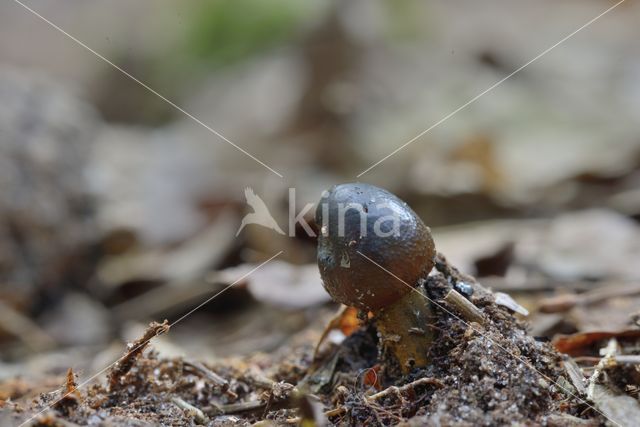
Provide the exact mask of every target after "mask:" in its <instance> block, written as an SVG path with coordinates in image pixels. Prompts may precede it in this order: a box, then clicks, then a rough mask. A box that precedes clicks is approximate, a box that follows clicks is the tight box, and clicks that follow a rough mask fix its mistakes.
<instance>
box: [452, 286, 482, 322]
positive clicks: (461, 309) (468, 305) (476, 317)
mask: <svg viewBox="0 0 640 427" xmlns="http://www.w3.org/2000/svg"><path fill="white" fill-rule="evenodd" d="M443 301H444V303H445V304H447V305H448V306H450V307H451V308H453V309H454V310H455V311H457V312H458V313H459V314H460V315H462V317H463V318H464V319H465V320H467V321H469V322H476V323H479V324H480V325H483V324H484V323H485V317H484V315H483V314H482V311H480V309H479V308H478V307H476V306H475V305H473V303H472V302H471V301H469V300H468V299H466V298H465V297H464V296H462V295H461V294H460V293H459V292H458V291H456V290H455V289H451V290H450V291H449V292H448V293H447V295H445V297H444V298H443Z"/></svg>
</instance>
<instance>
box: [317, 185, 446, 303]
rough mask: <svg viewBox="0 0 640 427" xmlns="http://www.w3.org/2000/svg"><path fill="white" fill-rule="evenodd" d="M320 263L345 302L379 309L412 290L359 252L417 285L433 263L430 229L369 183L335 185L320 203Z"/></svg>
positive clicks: (330, 287)
mask: <svg viewBox="0 0 640 427" xmlns="http://www.w3.org/2000/svg"><path fill="white" fill-rule="evenodd" d="M316 223H317V224H318V225H319V226H320V227H321V232H320V235H319V236H318V267H319V268H320V275H321V276H322V281H323V284H324V287H325V289H326V290H327V292H328V293H329V294H330V295H331V297H332V298H333V299H334V300H335V301H337V302H340V303H342V304H345V305H349V306H352V307H357V308H359V309H362V310H368V311H374V312H375V311H377V310H379V309H381V308H383V307H386V306H388V305H390V304H392V303H394V302H396V301H397V300H398V299H400V298H401V297H402V296H404V295H406V294H407V293H408V292H411V289H410V288H409V287H408V286H407V285H406V284H404V283H402V282H401V281H399V280H398V279H396V278H394V277H393V276H391V275H390V274H389V273H387V272H385V271H384V270H382V269H381V268H380V267H378V266H376V265H374V264H373V263H371V261H369V260H367V259H366V258H364V257H363V256H362V255H360V254H359V253H358V252H360V253H362V254H364V255H366V256H367V257H369V258H371V259H372V260H373V261H375V262H376V263H378V264H380V265H381V266H382V267H384V268H385V269H387V270H389V271H390V272H392V273H393V274H395V275H396V276H398V277H399V278H400V279H402V280H403V281H405V282H406V283H408V284H410V285H411V286H415V285H416V284H417V282H418V279H420V277H421V276H423V275H424V274H428V272H429V271H431V269H432V268H433V264H434V258H435V245H434V243H433V238H432V237H431V231H430V230H429V228H428V227H427V226H425V225H424V223H423V222H422V220H421V219H420V218H418V216H417V215H416V213H415V212H414V211H413V210H412V209H411V208H410V207H409V206H408V205H407V204H406V203H405V202H403V201H402V200H400V199H399V198H398V197H396V196H394V195H393V194H391V193H389V192H388V191H386V190H383V189H381V188H378V187H375V186H373V185H368V184H360V183H354V184H341V185H336V186H334V187H333V188H331V190H329V192H328V193H325V194H324V195H323V197H322V199H320V203H319V204H318V207H317V208H316Z"/></svg>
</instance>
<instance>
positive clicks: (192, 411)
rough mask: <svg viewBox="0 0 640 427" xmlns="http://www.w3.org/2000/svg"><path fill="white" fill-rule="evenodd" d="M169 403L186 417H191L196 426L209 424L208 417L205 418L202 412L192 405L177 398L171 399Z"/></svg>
mask: <svg viewBox="0 0 640 427" xmlns="http://www.w3.org/2000/svg"><path fill="white" fill-rule="evenodd" d="M171 401H172V402H173V403H174V404H175V405H176V406H177V407H178V408H180V409H182V410H183V411H184V412H185V414H186V415H187V416H192V417H193V420H194V421H195V422H196V424H199V425H204V424H207V423H208V422H209V417H207V416H206V415H205V414H204V412H202V411H201V410H200V409H199V408H196V407H195V406H193V405H192V404H190V403H188V402H185V401H184V400H182V399H181V398H179V397H175V396H174V397H172V398H171Z"/></svg>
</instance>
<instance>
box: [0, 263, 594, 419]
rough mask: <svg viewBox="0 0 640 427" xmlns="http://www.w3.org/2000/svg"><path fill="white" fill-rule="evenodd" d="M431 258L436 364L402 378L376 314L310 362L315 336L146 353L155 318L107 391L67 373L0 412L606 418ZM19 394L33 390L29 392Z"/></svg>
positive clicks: (482, 295)
mask: <svg viewBox="0 0 640 427" xmlns="http://www.w3.org/2000/svg"><path fill="white" fill-rule="evenodd" d="M438 261H439V262H438V264H437V266H436V269H437V271H435V270H434V272H432V273H431V275H430V276H428V277H426V278H425V279H424V280H423V285H424V289H426V292H427V295H428V296H429V298H430V299H431V300H432V301H433V302H434V303H433V306H434V310H435V312H436V313H437V321H436V323H435V324H434V325H429V326H430V327H431V328H434V329H435V330H436V331H437V339H436V340H435V342H434V343H433V345H432V346H431V348H429V349H425V351H428V354H429V360H430V361H431V363H430V364H429V365H428V366H427V367H426V368H420V369H414V370H412V371H411V372H410V373H409V374H408V375H402V374H399V372H400V370H399V369H397V366H394V363H393V362H392V361H390V360H388V359H387V356H386V354H385V352H384V351H383V350H380V349H379V348H380V346H379V342H378V341H379V337H378V333H377V330H376V319H375V317H373V316H366V314H362V313H361V314H362V316H361V317H363V318H364V321H363V325H362V326H361V327H359V328H358V329H357V330H356V331H355V332H353V333H352V334H351V335H349V336H348V337H347V338H346V339H344V341H342V342H341V343H340V344H337V345H336V344H332V345H329V346H328V348H326V349H325V350H324V351H323V352H321V354H320V355H318V356H316V357H315V359H314V348H315V346H316V341H317V336H318V334H317V333H312V332H309V331H306V332H305V333H302V334H300V335H299V336H297V337H296V338H295V339H294V340H293V341H292V343H291V345H290V347H287V348H283V349H282V351H279V352H276V353H274V354H272V355H266V354H260V355H254V356H253V357H251V358H245V359H241V358H234V359H226V360H223V361H220V362H218V363H216V364H210V365H205V364H203V363H200V362H197V361H190V360H186V359H183V358H163V357H160V356H159V355H158V353H157V352H156V351H154V350H153V349H152V348H151V349H150V350H146V347H147V346H148V344H149V341H150V340H151V339H152V338H153V337H154V336H155V335H156V334H158V333H162V332H165V331H166V330H167V324H166V323H164V324H159V323H154V324H152V325H150V327H149V329H148V330H147V332H146V334H145V335H144V336H143V337H142V338H141V339H140V340H138V341H136V342H134V343H132V344H130V346H129V348H128V350H127V351H128V353H127V354H126V356H125V357H123V358H122V359H121V360H120V361H119V362H118V364H117V365H115V366H114V367H112V368H111V370H110V372H109V373H108V376H107V381H106V382H105V383H104V384H95V385H91V386H89V387H88V388H86V389H82V388H76V384H75V382H74V376H73V373H72V372H71V371H70V372H69V374H68V376H67V378H66V382H65V384H64V387H63V388H62V390H60V391H58V392H54V393H49V394H41V395H40V396H39V397H38V399H36V400H35V401H33V402H31V403H29V402H26V401H24V399H23V398H22V397H24V396H21V391H20V390H19V387H20V385H19V384H16V387H15V395H13V396H10V397H11V398H12V399H11V400H9V399H8V398H7V399H6V401H5V402H4V405H5V406H7V407H9V408H10V409H12V411H11V412H12V415H11V417H12V418H13V420H14V421H16V422H22V421H24V420H26V419H28V418H29V417H32V416H34V415H35V414H37V413H38V411H40V410H42V409H43V408H47V406H48V405H51V408H50V409H46V410H45V411H44V412H43V413H42V414H39V415H37V416H36V417H35V419H34V420H33V421H32V424H31V425H34V426H36V425H37V426H69V425H109V426H125V425H126V426H132V425H134V426H146V425H158V424H162V425H172V426H187V425H194V424H203V425H210V426H227V425H252V424H255V423H261V424H260V425H269V423H274V424H277V425H281V424H300V423H303V422H309V423H310V425H323V423H326V424H329V425H410V426H418V425H455V426H471V425H474V426H475V425H486V426H490V425H491V426H492V425H506V424H509V425H531V424H535V425H538V424H540V425H554V424H557V423H558V422H561V423H562V424H567V423H569V421H571V422H573V423H574V425H580V423H581V422H585V423H590V422H591V423H595V425H598V424H600V423H603V422H604V421H605V420H604V418H603V417H602V416H601V415H600V414H599V413H597V412H596V411H594V410H592V408H591V407H590V406H589V405H588V404H587V403H586V401H584V400H583V399H581V398H580V397H578V395H577V392H576V390H575V388H574V387H572V386H571V379H570V377H569V375H568V374H567V372H566V371H565V370H564V368H563V364H562V359H563V356H562V355H561V354H560V353H558V352H557V351H556V350H555V349H554V348H553V347H552V346H551V345H550V344H549V343H547V342H544V341H541V340H537V339H535V338H534V337H532V336H530V335H529V334H528V333H527V326H526V324H525V323H523V322H522V321H520V320H518V319H517V318H516V317H515V316H514V314H513V313H512V312H511V311H510V310H509V309H508V308H506V307H504V306H501V305H498V304H496V300H495V297H494V294H493V293H491V292H490V291H488V290H487V289H485V288H483V287H482V286H481V285H479V284H478V283H476V282H475V281H474V279H473V278H471V277H468V276H464V275H461V274H460V273H459V272H458V271H457V270H456V269H455V268H453V267H450V266H449V265H448V264H447V262H446V260H445V259H444V258H443V257H441V256H440V257H439V260H438ZM452 288H457V289H460V290H461V291H463V292H465V293H466V294H467V297H468V299H469V301H470V302H471V303H473V304H474V305H475V306H476V307H477V308H478V309H479V310H480V311H481V313H482V316H483V317H484V319H485V321H483V322H482V324H480V323H475V322H468V321H466V320H465V319H463V318H462V317H461V316H460V315H458V314H457V313H456V312H455V308H453V307H449V306H447V305H446V304H445V303H444V301H443V297H444V295H445V294H446V293H447V292H449V291H450V290H451V289H452ZM461 293H462V292H461ZM320 327H321V325H317V329H319V328H320ZM316 332H317V331H316ZM325 347H327V346H325ZM564 357H566V356H564ZM5 386H6V384H5ZM22 393H24V394H25V395H27V394H28V393H27V392H26V391H25V390H24V388H23V389H22ZM0 397H1V396H0ZM61 398H62V399H61ZM0 402H2V400H0ZM0 420H1V419H0ZM558 420H560V421H558ZM586 425H591V424H586Z"/></svg>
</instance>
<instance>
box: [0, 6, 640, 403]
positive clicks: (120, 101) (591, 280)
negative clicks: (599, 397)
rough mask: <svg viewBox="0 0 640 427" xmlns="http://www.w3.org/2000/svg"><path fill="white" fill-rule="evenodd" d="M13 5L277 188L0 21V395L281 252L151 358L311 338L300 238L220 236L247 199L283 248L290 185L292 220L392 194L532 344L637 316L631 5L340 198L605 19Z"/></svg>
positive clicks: (12, 15)
mask: <svg viewBox="0 0 640 427" xmlns="http://www.w3.org/2000/svg"><path fill="white" fill-rule="evenodd" d="M25 4H26V5H28V6H29V7H31V8H33V9H34V10H35V11H37V12H38V13H39V14H41V15H42V16H43V17H45V18H46V19H48V20H50V21H51V22H53V23H55V24H56V25H58V26H59V27H60V28H62V29H64V31H67V32H68V33H69V34H71V35H72V36H73V37H75V38H77V39H78V40H79V41H81V42H82V43H84V44H86V45H87V46H89V47H90V48H91V49H94V50H95V51H96V52H98V53H99V54H101V55H103V56H104V57H105V58H107V59H108V60H109V61H112V62H113V63H114V64H116V65H117V66H119V67H121V68H122V69H124V70H126V72H128V73H130V74H131V75H132V76H135V77H136V78H137V79H139V80H140V81H142V82H144V83H145V84H146V85H148V86H149V87H151V88H153V89H154V90H155V91H157V92H158V93H160V94H162V95H163V96H164V97H166V98H167V99H170V100H171V101H172V102H175V104H177V105H179V106H180V107H181V108H183V109H184V110H186V111H188V112H189V113H190V114H192V115H193V116H194V117H196V118H197V119H198V120H201V121H202V122H203V123H205V124H207V125H208V126H210V127H211V128H213V129H215V130H216V131H217V132H219V133H220V134H222V135H224V136H225V137H226V138H228V139H229V140H231V141H233V142H234V143H235V144H237V145H239V146H240V147H242V148H243V149H245V150H247V151H248V152H250V153H251V154H252V155H254V156H256V157H257V158H259V159H260V160H261V161H263V162H264V163H265V164H267V165H269V166H270V167H271V168H273V169H274V170H276V171H278V172H279V173H280V174H281V175H283V177H282V178H281V177H279V176H277V175H276V174H274V173H272V172H271V171H269V170H268V169H267V168H265V167H263V166H262V165H260V164H258V163H257V162H255V161H254V160H252V159H251V158H249V157H248V156H246V155H245V154H243V153H241V152H240V151H238V150H237V149H236V148H234V147H232V146H231V145H230V144H228V143H227V142H225V141H223V140H222V139H221V138H220V137H219V136H216V135H214V134H213V133H211V132H210V131H209V130H207V129H205V128H204V127H203V126H201V125H200V124H198V123H196V122H195V121H194V120H193V119H192V118H190V117H187V116H186V115H185V114H183V113H182V112H180V111H178V110H176V109H175V108H174V107H172V106H171V105H169V104H168V103H167V102H165V101H164V100H162V99H160V98H159V97H158V96H156V95H154V94H153V93H150V92H149V91H148V90H147V89H145V88H144V87H142V86H140V85H139V84H138V83H136V82H134V81H133V80H132V79H130V78H129V77H127V76H125V75H123V73H122V72H120V71H118V70H116V69H114V68H113V67H112V66H111V65H109V64H107V63H105V61H103V60H101V59H100V58H98V57H97V56H96V55H94V54H93V53H91V52H89V51H87V49H85V48H83V47H82V46H80V45H79V44H78V43H76V42H74V41H73V40H71V39H70V38H69V37H67V36H65V35H63V34H61V33H60V32H58V31H56V30H55V29H54V28H52V27H51V26H50V25H49V24H47V23H46V22H44V21H43V20H41V19H39V18H38V17H37V16H34V14H32V13H31V12H29V11H28V10H26V9H25V8H24V7H22V6H21V5H19V4H18V3H15V2H13V1H6V2H2V4H1V5H0V379H2V378H8V377H11V376H14V375H18V374H19V375H23V376H29V375H36V374H38V373H56V372H58V373H59V372H63V371H64V370H66V369H67V368H68V367H69V364H72V365H73V367H74V368H75V369H76V370H77V371H79V372H81V374H82V375H87V376H88V375H89V374H91V373H93V372H95V371H97V370H98V369H100V368H102V367H104V366H105V365H106V364H107V363H109V362H111V361H112V360H114V359H115V358H117V357H118V356H119V355H120V354H121V353H122V348H123V347H122V342H123V341H125V340H127V339H132V338H135V337H137V336H138V335H139V334H140V331H141V330H142V329H143V328H144V325H146V324H147V323H148V322H149V321H150V320H153V319H156V320H161V319H164V318H167V319H169V320H170V321H172V320H174V319H177V318H179V317H180V316H181V315H183V314H185V313H187V312H189V311H190V310H191V309H192V308H194V307H195V306H197V305H198V303H200V302H202V301H203V300H205V299H206V298H207V297H209V296H211V295H212V294H214V293H215V292H217V291H219V290H220V289H222V288H223V287H224V286H226V285H228V284H229V283H232V282H233V281H234V280H236V279H237V278H238V277H240V276H242V274H244V273H246V272H247V271H250V270H251V269H252V268H253V267H254V266H255V265H256V264H259V263H260V262H262V261H264V260H266V259H268V258H270V257H271V256H273V255H274V254H276V253H277V252H278V251H280V250H282V251H284V253H283V254H282V255H281V256H279V257H278V260H276V261H274V262H272V263H270V264H268V265H267V266H265V267H264V268H263V269H261V270H259V271H258V272H256V273H254V274H253V275H251V276H249V277H248V278H247V279H246V280H243V281H242V282H241V283H238V285H237V286H234V287H233V288H232V289H230V290H229V291H228V292H225V293H224V294H223V295H221V296H220V297H218V298H216V299H215V300H214V301H212V302H211V303H210V304H208V305H206V306H205V307H202V308H201V309H199V310H198V311H197V312H195V313H193V314H192V315H190V316H189V317H188V318H186V319H185V320H184V321H182V322H181V324H180V325H179V326H176V327H175V328H174V329H173V330H172V332H171V333H170V334H169V335H168V336H165V337H162V338H160V339H159V340H158V345H157V346H158V348H159V349H160V351H161V352H163V353H164V354H187V355H198V356H199V357H203V358H206V357H209V358H213V357H225V356H230V355H236V356H237V355H240V356H241V355H254V356H255V355H258V354H260V352H274V351H279V350H278V349H281V348H283V345H285V344H287V343H289V342H291V340H295V339H300V337H301V336H302V335H304V334H305V333H307V328H308V327H309V325H316V326H317V325H320V324H322V321H323V319H324V318H325V317H326V315H327V313H330V312H331V310H333V309H334V307H333V306H332V305H331V304H330V302H329V298H328V296H327V295H326V294H325V293H324V290H323V289H322V287H321V285H320V282H319V277H318V274H317V271H316V267H315V264H314V263H315V242H314V239H313V238H309V237H308V236H306V234H305V233H304V230H302V229H300V227H298V229H297V233H296V237H295V238H292V237H288V236H280V235H278V234H276V233H274V232H273V231H270V230H268V229H265V228H261V227H259V226H249V227H247V228H245V230H243V232H242V233H241V234H240V235H239V236H236V235H235V233H236V230H237V228H238V226H239V224H240V220H241V218H242V217H243V215H244V214H245V213H247V212H248V208H247V207H246V205H245V201H244V189H245V188H246V187H251V188H252V189H253V190H254V191H255V193H256V194H258V195H259V196H260V197H261V198H262V199H263V200H264V201H265V203H266V204H267V205H268V206H269V208H270V209H271V211H272V213H273V214H274V217H275V218H276V219H277V220H278V221H279V223H280V225H281V227H283V228H284V229H285V230H286V229H287V215H288V209H289V202H290V200H289V197H290V196H289V195H290V190H289V189H290V188H294V189H295V202H294V205H295V209H296V213H298V212H299V211H300V210H301V209H303V207H304V206H305V205H306V204H307V203H313V202H316V201H317V200H318V199H319V197H320V193H321V191H322V190H323V189H326V188H328V187H330V186H331V185H333V184H337V183H342V182H352V181H362V182H367V183H371V184H375V185H379V186H382V187H384V188H387V189H389V190H391V191H392V192H395V193H396V194H398V195H399V196H400V197H402V198H403V199H405V200H406V201H407V202H408V203H409V204H410V205H411V206H412V207H413V208H414V210H416V212H418V214H419V215H420V216H421V217H422V218H423V219H424V221H425V222H426V223H427V224H429V225H430V226H432V227H433V229H434V232H435V236H436V243H437V247H438V249H439V250H440V251H441V252H443V253H444V254H445V255H446V256H447V257H448V258H449V259H450V260H451V261H452V262H454V263H455V264H456V265H458V266H459V267H460V268H461V269H462V270H464V271H466V272H468V273H471V274H474V275H477V276H478V277H479V280H480V281H481V283H483V284H486V285H487V286H490V287H492V288H493V289H494V290H500V291H505V292H509V293H510V294H511V295H512V296H514V297H515V298H516V299H517V300H518V302H520V303H521V304H523V305H524V306H526V307H528V308H529V309H530V311H531V312H532V314H531V316H530V318H529V321H530V323H531V328H532V333H534V334H535V335H542V336H553V335H554V334H555V333H557V332H575V331H583V330H592V329H620V328H624V327H625V325H627V324H628V322H629V316H630V314H632V313H634V312H636V311H638V310H639V309H640V300H639V299H638V298H637V294H638V292H640V289H637V288H638V280H639V279H640V271H639V270H638V265H640V263H639V261H640V230H639V229H638V223H637V221H638V219H640V187H639V186H638V184H639V183H640V115H639V114H640V113H639V111H640V78H639V76H640V43H639V40H640V28H639V27H638V25H637V23H638V22H639V21H640V4H638V3H637V2H631V1H629V2H626V3H624V4H622V5H621V6H619V7H618V8H617V9H615V10H613V11H611V12H610V13H609V14H607V15H605V16H603V17H602V18H601V19H599V20H598V21H597V22H595V23H593V25H591V26H589V27H588V28H585V29H584V30H583V31H581V32H579V33H578V34H576V35H575V36H574V37H572V38H570V39H569V40H567V41H566V42H564V43H562V44H561V45H559V46H558V47H557V48H555V49H553V50H552V51H550V52H549V53H548V54H546V55H544V56H543V57H542V58H540V59H539V60H537V61H535V62H534V63H532V64H531V65H529V66H528V67H526V68H525V69H524V70H522V71H521V72H519V73H518V74H516V75H514V76H513V77H512V78H510V79H508V80H507V81H505V82H504V83H503V84H501V85H500V86H498V87H496V88H495V89H494V90H492V91H490V92H489V93H487V94H486V95H485V96H483V97H481V98H480V99H478V100H477V101H476V102H474V103H473V104H472V105H469V106H468V107H467V108H465V109H463V110H462V111H460V112H458V113H457V114H455V115H454V116H452V117H451V118H450V119H448V120H446V121H445V122H443V123H442V124H440V125H439V126H437V127H436V128H434V129H433V130H431V131H430V132H428V133H426V134H425V135H424V136H422V137H420V138H419V139H417V140H416V141H415V142H413V143H412V144H410V145H409V146H407V147H406V148H405V149H403V150H401V151H399V152H398V153H397V154H395V155H393V156H392V157H390V158H389V159H388V160H386V161H385V162H383V163H381V164H379V165H378V166H377V167H375V168H373V169H371V170H370V171H369V172H367V173H365V174H364V175H362V176H360V177H359V178H358V177H357V175H359V174H360V173H361V172H363V171H364V170H365V169H367V168H368V167H369V166H371V165H372V164H373V163H375V162H377V161H378V160H380V159H381V158H383V157H384V156H386V155H388V154H389V153H391V152H392V151H394V150H395V149H396V148H398V147H399V146H401V145H402V144H404V143H406V142H407V141H409V140H411V139H412V138H413V137H415V136H416V135H418V134H419V133H421V132H422V131H424V130H425V129H427V128H429V127H430V126H431V125H433V124H434V123H436V122H438V121H439V120H440V119H442V118H443V117H444V116H446V115H447V114H449V113H450V112H452V111H454V110H455V109H457V108H458V107H459V106H461V105H463V104H464V103H466V102H467V101H469V100H470V99H472V98H473V97H475V96H476V95H478V94H479V93H481V92H482V91H484V90H485V89H487V88H488V87H490V86H491V85H493V84H494V83H495V82H497V81H499V80H500V79H502V78H504V77H505V76H507V75H509V74H510V73H511V72H512V71H514V70H516V69H517V68H518V67H520V66H521V65H523V64H525V63H526V62H527V61H529V60H530V59H532V58H534V57H535V56H536V55H538V54H539V53H540V52H542V51H544V50H545V49H547V48H548V47H549V46H552V45H553V44H555V43H556V42H558V41H559V40H561V39H562V38H563V37H565V36H567V35H568V34H570V33H571V32H572V31H574V30H575V29H577V28H579V27H580V26H582V25H583V24H584V23H586V22H587V21H589V20H591V19H592V18H594V17H595V16H597V15H598V14H600V13H602V12H603V11H604V10H606V9H607V8H608V7H610V6H611V5H613V3H612V2H608V1H604V0H579V1H578V0H571V1H566V0H563V1H550V0H544V1H536V2H511V1H503V0H500V1H498V0H490V1H483V2H476V1H471V0H465V1H456V2H448V1H440V0H436V1H429V2H422V1H416V0H394V1H391V0H371V1H370V0H357V1H349V2H346V1H344V2H340V1H307V2H300V1H297V0H275V1H271V2H263V1H260V0H234V1H223V0H212V1H195V0H188V1H186V0H183V1H180V2H175V1H168V0H138V1H135V2H132V1H124V0H108V1H107V0H101V1H92V2H86V1H80V0H65V1H63V0H56V1H52V0H48V1H44V0H38V1H36V0H30V1H26V0H25ZM307 216H308V217H309V218H311V216H312V215H311V212H309V214H308V215H307ZM589 292H591V294H588V295H593V292H601V297H600V298H597V301H596V302H597V304H596V303H594V301H595V300H596V299H594V298H591V300H589V301H591V302H590V303H589V304H579V303H576V304H573V305H571V304H570V305H569V306H567V307H560V309H561V310H560V311H558V307H555V308H554V307H551V308H550V305H549V301H548V298H549V297H553V296H557V295H558V294H562V295H571V296H575V295H583V294H584V293H589ZM621 295H623V296H621ZM545 298H547V300H545ZM545 301H546V304H547V305H546V306H545V305H544V304H545ZM541 307H542V310H541ZM545 307H546V308H545ZM542 311H546V312H547V313H543V312H542ZM549 312H551V313H549ZM55 386H57V383H56V384H55ZM1 393H2V390H1V389H0V399H1V398H2V395H1Z"/></svg>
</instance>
